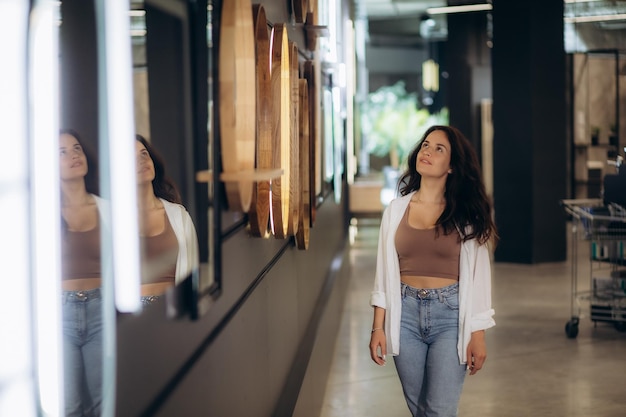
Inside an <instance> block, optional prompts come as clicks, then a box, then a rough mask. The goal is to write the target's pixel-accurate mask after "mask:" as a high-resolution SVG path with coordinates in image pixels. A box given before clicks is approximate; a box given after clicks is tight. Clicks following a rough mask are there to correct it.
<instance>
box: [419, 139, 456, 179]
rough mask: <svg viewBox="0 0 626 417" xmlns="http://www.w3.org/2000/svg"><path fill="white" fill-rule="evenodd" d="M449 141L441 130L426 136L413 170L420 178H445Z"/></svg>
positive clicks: (447, 168)
mask: <svg viewBox="0 0 626 417" xmlns="http://www.w3.org/2000/svg"><path fill="white" fill-rule="evenodd" d="M451 151H452V148H451V146H450V141H449V140H448V137H447V136H446V134H445V132H444V131H442V130H434V131H432V132H431V133H429V134H428V136H426V139H424V143H422V147H421V148H420V150H419V152H418V153H417V158H416V161H415V165H416V166H415V169H416V170H417V172H419V173H420V175H421V176H422V177H435V178H440V177H445V176H447V175H448V174H449V171H450V154H451Z"/></svg>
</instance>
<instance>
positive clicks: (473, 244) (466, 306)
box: [370, 193, 496, 364]
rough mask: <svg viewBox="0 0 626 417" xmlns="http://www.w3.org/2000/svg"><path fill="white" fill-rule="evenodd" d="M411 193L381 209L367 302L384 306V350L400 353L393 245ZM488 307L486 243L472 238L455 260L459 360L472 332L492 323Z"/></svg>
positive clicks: (397, 273) (464, 360) (396, 265)
mask: <svg viewBox="0 0 626 417" xmlns="http://www.w3.org/2000/svg"><path fill="white" fill-rule="evenodd" d="M412 195H413V193H410V194H408V195H405V196H403V197H399V198H396V199H394V200H393V201H392V202H391V203H390V204H389V206H388V207H387V208H386V209H385V211H384V213H383V217H382V222H381V225H380V235H379V237H378V257H377V261H376V277H375V279H374V290H373V291H372V294H371V298H370V304H371V305H372V306H376V307H381V308H384V309H385V335H386V337H387V353H390V354H391V355H393V356H396V355H398V354H399V353H400V317H401V316H402V311H401V310H402V299H401V294H400V265H399V262H398V253H397V251H396V245H395V235H396V229H397V228H398V224H400V220H402V217H403V215H404V212H405V211H406V208H407V206H408V205H409V202H410V201H411V197H412ZM493 315H494V310H493V309H492V308H491V263H490V259H489V250H488V248H487V245H479V244H478V242H477V241H476V239H471V240H468V241H466V242H463V243H462V244H461V254H460V260H459V341H458V345H457V348H458V355H459V362H460V363H462V364H464V363H467V346H468V345H469V342H470V339H471V336H472V332H475V331H477V330H485V329H488V328H490V327H493V326H495V324H496V323H495V321H494V320H493Z"/></svg>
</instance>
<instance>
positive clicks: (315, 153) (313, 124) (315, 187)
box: [304, 61, 322, 226]
mask: <svg viewBox="0 0 626 417" xmlns="http://www.w3.org/2000/svg"><path fill="white" fill-rule="evenodd" d="M304 78H305V79H306V81H307V85H308V90H309V91H308V95H309V174H310V175H309V179H310V181H309V190H310V193H309V195H310V196H311V198H310V202H309V203H310V209H311V215H310V218H311V226H313V224H314V223H315V209H316V197H317V195H318V194H319V193H320V192H321V176H322V170H321V164H320V159H319V156H320V147H321V143H320V136H319V129H318V127H319V126H318V118H319V112H320V107H319V96H318V93H317V83H316V75H315V67H314V64H313V61H305V63H304Z"/></svg>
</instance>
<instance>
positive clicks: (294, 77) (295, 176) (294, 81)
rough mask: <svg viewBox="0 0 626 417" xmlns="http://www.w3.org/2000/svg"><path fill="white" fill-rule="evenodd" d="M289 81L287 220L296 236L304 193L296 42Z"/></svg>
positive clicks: (291, 50) (291, 46)
mask: <svg viewBox="0 0 626 417" xmlns="http://www.w3.org/2000/svg"><path fill="white" fill-rule="evenodd" d="M289 69H290V70H289V83H290V84H291V87H290V88H291V116H290V121H291V132H290V136H291V138H290V140H289V149H290V151H289V161H290V172H289V175H291V178H290V179H289V219H288V221H287V234H288V235H290V236H294V235H295V234H296V232H297V231H298V218H299V217H300V208H301V207H300V200H302V195H301V194H302V193H301V192H300V168H299V165H300V157H299V150H298V148H299V147H300V139H299V135H298V102H299V100H300V92H299V88H300V87H299V74H298V69H299V68H298V45H297V44H296V43H295V42H289Z"/></svg>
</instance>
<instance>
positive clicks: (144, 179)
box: [135, 140, 155, 185]
mask: <svg viewBox="0 0 626 417" xmlns="http://www.w3.org/2000/svg"><path fill="white" fill-rule="evenodd" d="M135 156H136V157H137V184H138V185H140V184H146V183H152V180H154V175H155V172H154V162H153V161H152V157H150V153H149V152H148V150H147V149H146V147H145V146H144V145H143V143H141V142H139V141H138V140H136V141H135Z"/></svg>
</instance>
